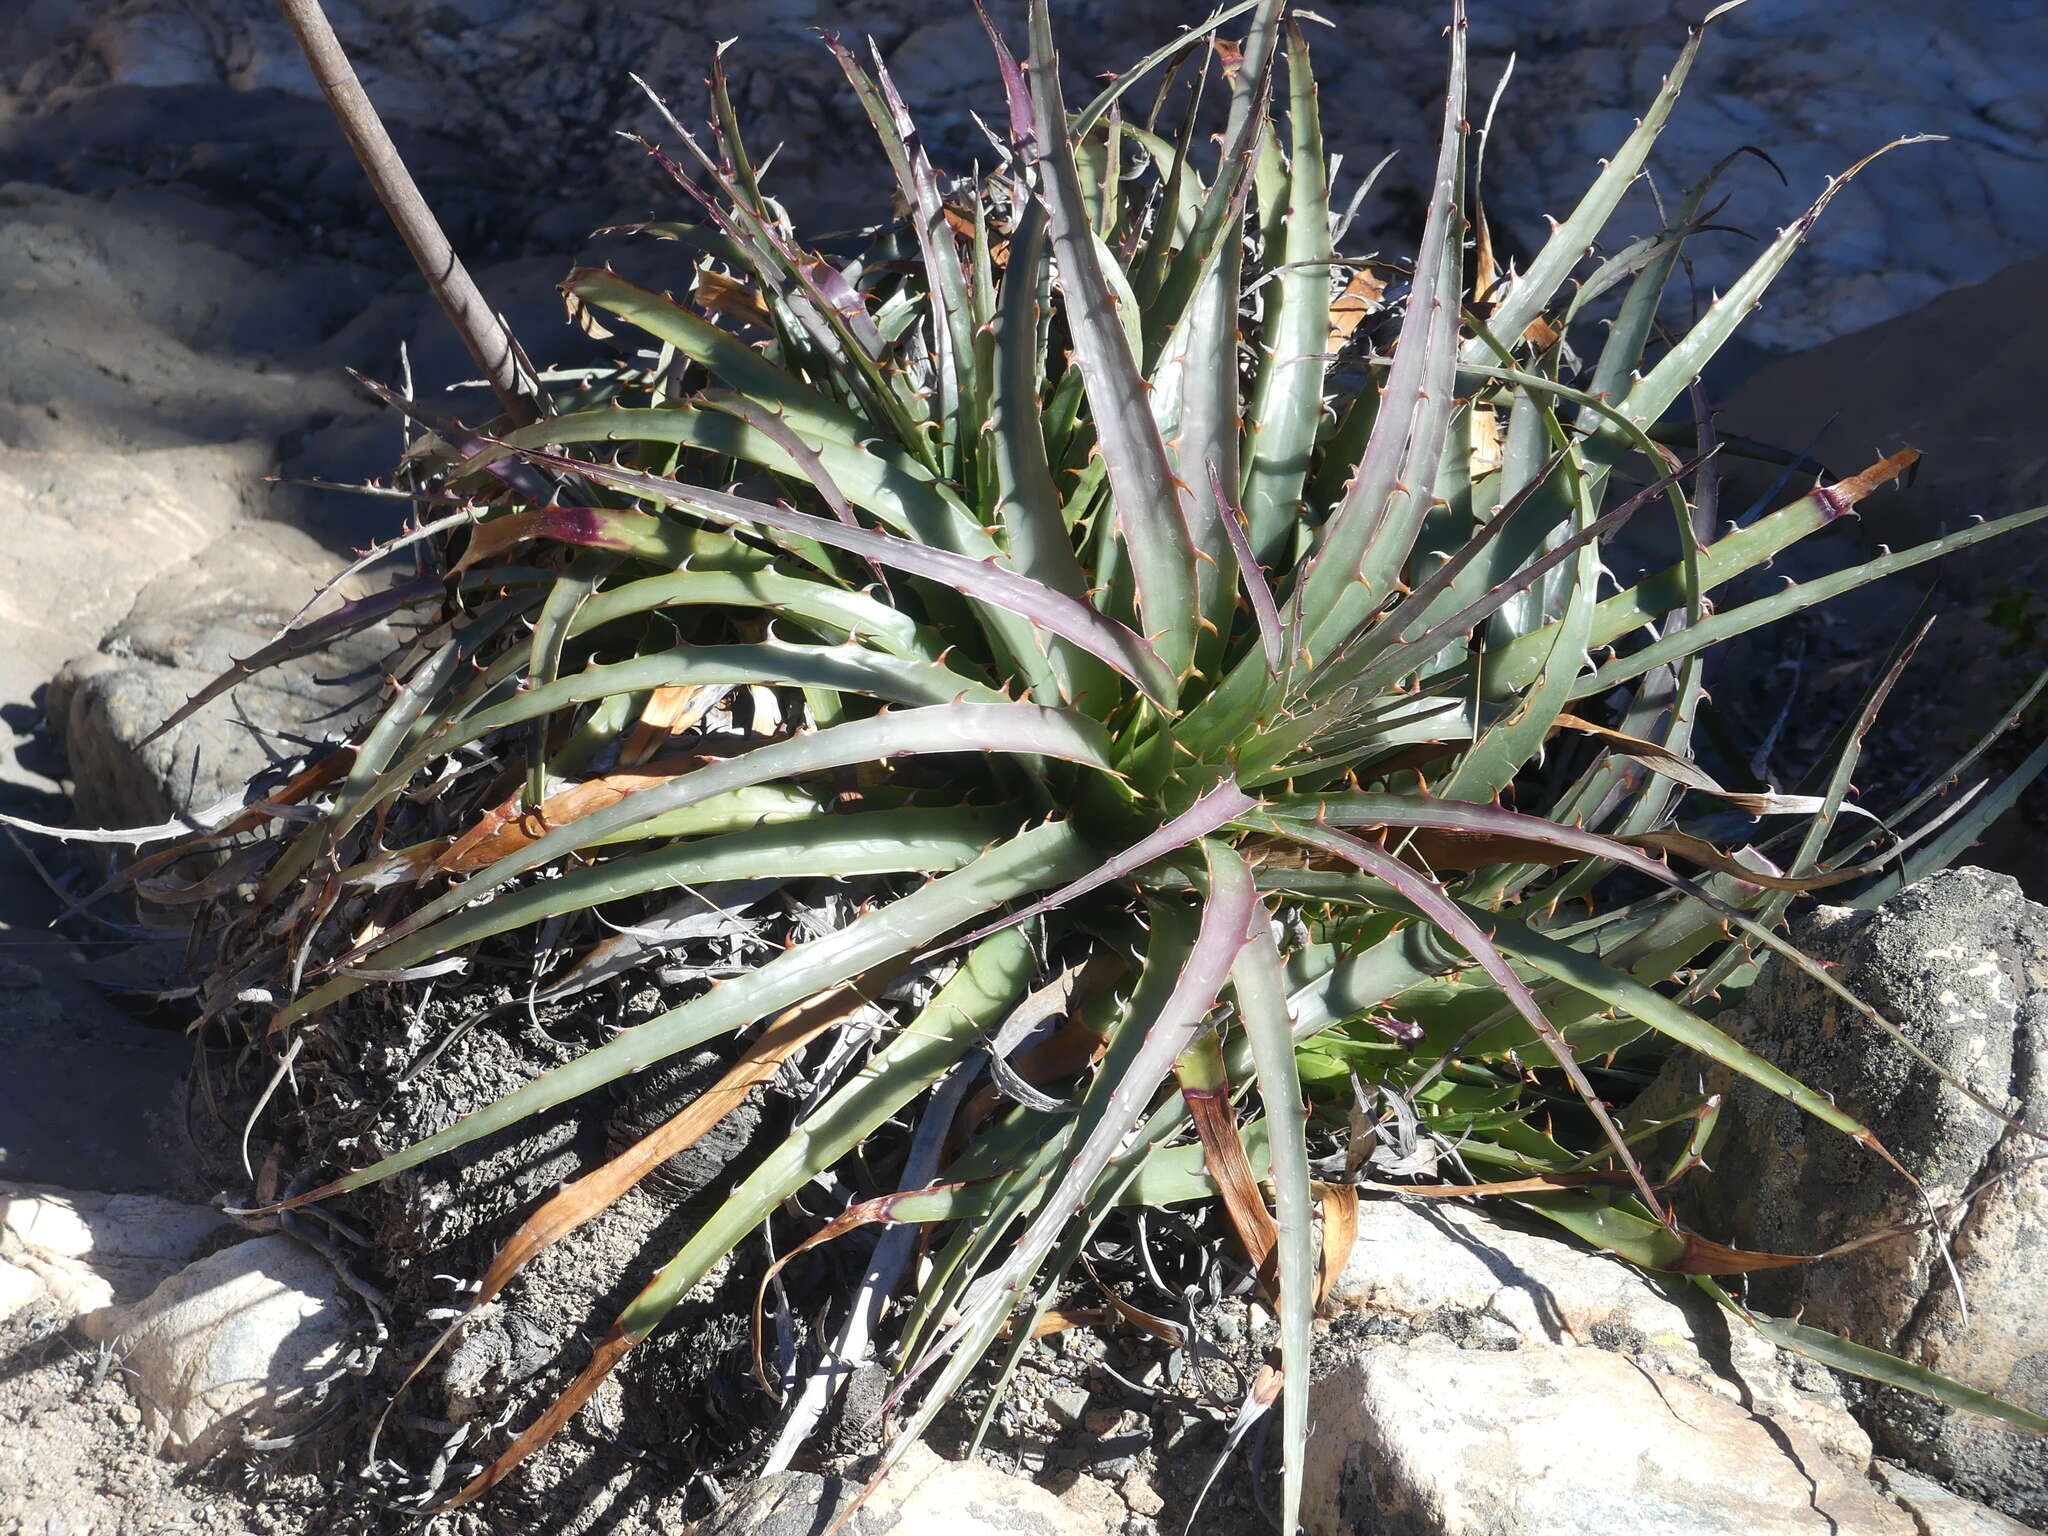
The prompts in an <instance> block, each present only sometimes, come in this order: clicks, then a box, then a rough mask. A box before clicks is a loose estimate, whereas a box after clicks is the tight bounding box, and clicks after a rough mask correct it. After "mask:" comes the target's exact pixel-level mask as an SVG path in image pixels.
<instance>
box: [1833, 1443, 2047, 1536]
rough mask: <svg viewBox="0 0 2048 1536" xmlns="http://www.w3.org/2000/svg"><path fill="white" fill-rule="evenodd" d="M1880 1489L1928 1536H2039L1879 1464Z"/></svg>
mask: <svg viewBox="0 0 2048 1536" xmlns="http://www.w3.org/2000/svg"><path fill="white" fill-rule="evenodd" d="M1871 1472H1872V1475H1873V1476H1874V1477H1875V1478H1876V1480H1877V1484H1878V1486H1879V1487H1881V1488H1882V1489H1884V1491H1885V1492H1886V1493H1888V1494H1890V1495H1891V1496H1892V1499H1893V1501H1894V1502H1895V1503H1897V1504H1898V1506H1899V1507H1900V1508H1901V1509H1903V1510H1905V1511H1906V1513H1907V1514H1909V1515H1911V1516H1912V1517H1913V1518H1914V1519H1915V1520H1917V1521H1919V1522H1920V1529H1921V1530H1922V1531H1925V1532H1927V1533H1929V1536H2038V1528H2037V1527H2035V1526H2031V1525H2021V1524H2020V1523H2019V1521H2017V1520H2014V1519H2011V1518H2009V1517H2008V1516H2005V1515H2001V1514H2000V1513H1999V1512H1998V1511H1997V1510H1995V1509H1986V1508H1985V1507H1984V1506H1983V1505H1982V1504H1978V1503H1975V1502H1973V1501H1972V1500H1969V1499H1966V1498H1963V1497H1961V1496H1960V1495H1958V1494H1954V1493H1951V1492H1949V1491H1948V1489H1946V1488H1944V1487H1942V1486H1941V1484H1939V1483H1937V1482H1935V1481H1934V1480H1933V1479H1932V1478H1928V1477H1922V1476H1920V1474H1919V1473H1917V1472H1908V1471H1906V1470H1905V1469H1904V1468H1903V1467H1894V1466H1891V1465H1889V1464H1888V1463H1885V1462H1882V1461H1881V1462H1878V1463H1877V1464H1876V1466H1874V1467H1873V1468H1872V1469H1871Z"/></svg>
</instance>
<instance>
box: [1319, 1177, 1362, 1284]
mask: <svg viewBox="0 0 2048 1536" xmlns="http://www.w3.org/2000/svg"><path fill="white" fill-rule="evenodd" d="M1315 1192H1316V1204H1317V1206H1318V1207H1320V1209H1321V1211H1322V1218H1323V1220H1322V1228H1323V1241H1322V1246H1321V1248H1320V1249H1319V1251H1318V1252H1317V1254H1316V1307H1317V1308H1318V1310H1320V1309H1321V1307H1322V1305H1323V1302H1324V1301H1325V1300H1327V1299H1328V1297H1329V1294H1330V1287H1332V1286H1333V1285H1335V1284H1336V1283H1337V1279H1338V1277H1339V1276H1340V1275H1342V1274H1343V1273H1344V1266H1345V1265H1346V1264H1348V1263H1350V1262H1351V1250H1352V1248H1353V1247H1354V1246H1355V1245H1356V1244H1357V1242H1358V1190H1357V1189H1356V1188H1355V1187H1354V1186H1352V1185H1350V1184H1322V1183H1318V1184H1317V1185H1316V1186H1315Z"/></svg>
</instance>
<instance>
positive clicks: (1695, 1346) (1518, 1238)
mask: <svg viewBox="0 0 2048 1536" xmlns="http://www.w3.org/2000/svg"><path fill="white" fill-rule="evenodd" d="M1329 1305H1330V1307H1332V1308H1344V1309H1347V1310H1349V1311H1352V1312H1356V1313H1362V1314H1365V1315H1368V1316H1374V1315H1377V1316H1395V1317H1400V1318H1403V1319H1406V1320H1409V1321H1412V1322H1414V1323H1416V1324H1417V1325H1418V1326H1420V1327H1422V1328H1424V1329H1426V1330H1431V1329H1432V1324H1433V1323H1438V1322H1452V1321H1455V1323H1456V1325H1457V1326H1458V1327H1460V1328H1461V1329H1464V1330H1466V1331H1467V1335H1468V1337H1472V1338H1474V1339H1477V1340H1479V1341H1482V1342H1486V1343H1490V1344H1496V1345H1499V1344H1521V1343H1533V1344H1602V1343H1607V1344H1610V1345H1611V1344H1614V1343H1625V1344H1627V1345H1628V1346H1630V1347H1631V1349H1632V1350H1633V1351H1637V1352H1640V1351H1643V1350H1650V1351H1655V1352H1659V1353H1662V1354H1665V1355H1667V1356H1670V1357H1672V1358H1683V1357H1685V1356H1697V1354H1698V1352H1699V1350H1700V1349H1701V1347H1702V1346H1703V1345H1706V1344H1708V1341H1710V1340H1718V1338H1719V1336H1720V1328H1719V1325H1718V1324H1717V1323H1714V1322H1713V1321H1712V1320H1711V1317H1710V1315H1709V1314H1704V1313H1702V1312H1701V1311H1700V1309H1699V1308H1698V1307H1696V1306H1690V1305H1686V1304H1681V1303H1680V1302H1679V1301H1676V1300H1674V1299H1673V1297H1672V1296H1671V1295H1669V1294H1667V1293H1666V1292H1665V1291H1663V1290H1660V1289H1659V1288H1658V1286H1657V1284H1656V1282H1654V1281H1652V1280H1651V1279H1649V1278H1648V1277H1647V1276H1645V1275H1644V1274H1643V1272H1642V1271H1641V1270H1639V1269H1635V1268H1632V1267H1631V1266H1629V1265H1627V1264H1624V1263H1622V1262H1621V1261H1620V1260H1618V1259H1610V1258H1606V1257H1603V1256H1601V1255H1599V1254H1595V1253H1588V1252H1587V1251H1586V1250H1585V1249H1584V1248H1581V1247H1579V1246H1577V1245H1576V1244H1573V1243H1571V1242H1568V1241H1565V1240H1564V1239H1563V1238H1562V1237H1549V1236H1546V1235H1543V1234H1541V1233H1537V1232H1529V1231H1523V1230H1521V1229H1520V1228H1518V1227H1514V1226H1510V1225H1507V1224H1505V1223H1503V1222H1501V1221H1497V1220H1493V1219H1491V1218H1490V1217H1488V1216H1486V1215H1483V1214H1481V1213H1480V1212H1478V1211H1476V1210H1472V1209H1470V1208H1469V1207H1465V1206H1459V1205H1453V1204H1451V1203H1450V1202H1448V1201H1442V1202H1422V1201H1416V1202H1412V1203H1411V1202H1407V1201H1400V1200H1367V1201H1364V1202H1362V1203H1361V1204H1360V1206H1359V1211H1358V1237H1357V1240H1356V1242H1355V1243H1354V1244H1353V1245H1352V1249H1351V1257H1350V1259H1349V1260H1348V1261H1347V1262H1346V1264H1345V1266H1344V1271H1343V1273H1342V1274H1341V1275H1340V1276H1339V1277H1338V1278H1337V1281H1336V1283H1335V1284H1334V1285H1332V1286H1331V1287H1330V1296H1329ZM1432 1331H1440V1330H1432Z"/></svg>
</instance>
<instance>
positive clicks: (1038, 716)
mask: <svg viewBox="0 0 2048 1536" xmlns="http://www.w3.org/2000/svg"><path fill="white" fill-rule="evenodd" d="M818 521H820V522H824V523H825V526H826V527H835V526H837V525H836V524H832V523H829V522H825V520H824V519H822V518H821V519H819V520H818ZM948 752H1006V753H1015V754H1017V755H1020V756H1034V755H1035V756H1039V757H1054V758H1060V759H1062V760H1064V761H1067V762H1075V763H1082V764H1085V765H1086V766H1088V767H1091V768H1095V769H1098V770H1100V771H1101V772H1104V773H1114V772H1115V771H1116V769H1115V766H1114V764H1113V763H1112V762H1111V760H1110V744H1109V739H1108V737H1107V735H1106V734H1105V733H1104V732H1103V729H1102V727H1101V726H1099V725H1098V724H1096V723H1095V722H1094V721H1093V720H1090V719H1088V718H1087V717H1086V716H1084V715H1077V714H1074V713H1073V712H1071V711H1069V710H1059V709H1046V708H1043V707H1041V706H1039V705H1036V704H934V705H927V706H925V707H923V708H919V709H905V710H898V711H896V712H894V713H892V714H885V715H877V716H874V717H872V718H869V719H865V720H853V721H849V722H847V723H846V724H844V725H834V726H828V727H826V728H825V729H824V730H821V731H813V732H810V733H809V734H807V735H803V736H796V737H792V738H790V739H788V740H785V741H777V742H771V743H769V744H767V745H765V746H759V747H755V748H754V749H753V750H751V751H748V752H743V753H741V754H740V755H739V756H737V757H730V758H725V759H722V760H720V761H718V762H714V763H710V764H708V765H706V766H705V767H702V768H699V769H697V770H696V771H695V772H692V773H686V774H682V775H680V776H679V777H676V778H673V779H669V780H667V781H666V782H664V783H661V784H657V785H654V786H652V787H651V788H648V789H643V790H640V791H638V792H637V793H634V794H630V795H627V796H626V797H625V798H624V799H622V800H619V801H617V802H616V803H614V804H612V805H608V806H606V807H605V808H604V809H602V810H599V811H595V812H593V813H592V814H590V815H588V816H585V817H584V818H582V819H581V820H580V821H577V822H574V823H572V824H570V825H569V826H566V827H561V828H558V829H556V830H555V831H552V832H549V833H548V834H547V835H546V836H545V837H541V838H537V839H535V840H534V841H533V842H531V843H528V844H527V845H526V846H525V847H523V848H520V849H518V850H516V851H515V852H513V853H512V854H510V855H509V856H507V857H506V858H503V859H500V860H499V861H498V862H497V863H495V864H493V865H492V866H491V867H490V868H489V869H486V870H483V871H481V872H480V873H478V874H476V875H473V876H471V877H470V878H469V879H468V880H465V881H463V882H462V883H461V884H459V885H457V886H455V887H454V888H453V889H452V890H450V891H447V892H446V893H444V894H443V895H441V896H438V897H436V898H435V899H434V900H432V901H430V902H428V903H427V904H426V905H425V906H423V907H421V908H419V909H418V910H417V911H415V912H412V913H411V914H409V915H408V916H407V917H406V918H405V920H404V921H402V922H400V923H398V924H396V925H394V926H393V927H391V928H388V929H386V930H385V931H384V932H383V933H381V934H379V935H378V936H377V937H376V938H375V939H374V940H373V941H371V942H370V943H369V944H366V945H364V946H362V947H360V948H359V949H358V950H356V951H355V952H353V953H351V954H350V955H348V956H347V957H345V958H346V962H347V963H351V964H352V963H354V962H355V961H357V960H359V959H360V958H361V957H362V956H363V955H366V954H370V953H373V952H374V951H375V950H377V949H381V948H383V947H384V946H385V945H388V944H392V943H395V942H396V941H398V940H399V939H402V938H404V937H405V936H406V935H407V934H410V933H413V932H415V931H417V930H418V929H420V928H423V927H425V926H426V925H427V924H428V923H430V922H433V921H434V920H435V919H437V918H440V917H444V916H446V915H447V914H448V913H450V912H453V911H455V910H456V909H458V908H460V907H463V906H467V905H468V904H469V903H470V902H472V901H475V900H477V899H478V898H479V897H481V896H484V895H487V894H489V893H490V892H492V891H495V890H497V889H499V888H500V887H502V886H503V885H504V884H505V883H506V882H507V881H509V880H513V879H516V878H517V877H518V876H520V875H523V874H525V873H527V872H528V871H529V870H534V869H540V868H542V867H544V866H546V865H548V864H551V863H553V862H554V861H555V860H556V859H559V858H561V857H563V856H564V855H566V854H570V853H574V852H575V851H576V850H578V849H580V848H588V847H592V846H594V845H596V844H598V843H601V842H603V841H604V840H605V839H607V838H608V837H610V836H612V835H613V834H614V833H618V832H622V831H625V830H626V829H627V828H629V827H634V826H637V825H639V824H640V823H641V822H644V821H648V820H651V819H652V818H654V817H656V816H661V815H665V814H666V813H668V812H670V811H679V810H682V809H684V808H685V807H687V806H692V805H695V804H697V803H698V802H700V801H703V800H707V799H709V798H710V797H711V796H713V795H718V794H723V793H725V792H726V791H728V790H733V789H745V788H747V787H748V786H749V785H754V784H766V783H769V782H771V781H773V780H776V779H783V778H789V777H792V776H794V775H797V774H805V773H821V772H824V771H826V770H828V769H832V768H846V767H852V766H854V765H855V764H859V763H875V762H886V761H887V760H888V759H890V758H892V757H906V756H921V755H928V754H934V753H937V754H943V753H948Z"/></svg>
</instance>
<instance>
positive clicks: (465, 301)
mask: <svg viewBox="0 0 2048 1536" xmlns="http://www.w3.org/2000/svg"><path fill="white" fill-rule="evenodd" d="M278 8H279V9H280V10H282V11H283V12H284V19H285V20H286V21H287V22H289V23H290V24H291V29H292V32H293V34H294V35H295V36H296V37H297V38H298V40H299V47H300V48H301V49H303V50H304V51H305V55H306V63H307V64H308V65H310V66H311V67H312V70H313V78H314V79H315V80H316V81H318V82H319V85H320V90H321V93H322V94H323V95H325V96H326V98H327V104H328V106H330V107H332V108H333V109H334V115H335V118H336V119H337V120H338V121H339V122H340V123H341V131H342V132H343V133H344V134H345V135H347V137H348V142H349V147H350V148H351V149H353V150H354V151H355V152H356V159H357V160H359V161H361V162H362V166H363V170H364V172H365V173H366V174H367V175H368V176H369V178H370V185H371V186H372V187H374V188H375V189H376V192H377V200H378V201H379V202H381V203H383V205H384V211H385V212H386V213H388V214H390V215H391V222H392V223H393V224H396V225H397V226H398V233H399V234H400V235H401V236H402V237H403V238H404V240H405V244H406V248H407V249H408V250H410V251H411V252H412V259H413V260H414V261H415V262H417V263H418V264H419V269H420V272H421V273H422V275H424V276H425V278H426V280H427V286H428V287H429V288H431V289H433V290H434V297H435V298H437V299H439V300H440V301H441V308H442V309H443V310H445V311H446V312H447V315H448V322H449V324H451V325H453V326H454V327H455V331H456V334H457V335H459V336H460V337H461V338H462V343H463V345H464V346H466V347H468V348H469V355H470V357H471V358H473V359H474V360H475V362H476V365H477V368H478V369H479V370H480V371H481V372H482V373H483V376H484V377H485V378H486V379H488V380H489V381H490V385H491V390H492V392H493V393H494V394H496V395H497V397H498V404H499V406H500V407H501V408H502V409H503V410H504V412H505V414H506V415H507V416H509V417H511V418H512V421H513V424H514V425H515V426H522V427H523V426H525V425H527V424H528V423H529V422H532V421H534V420H535V419H536V417H537V414H538V413H537V412H536V411H535V409H534V405H533V400H532V398H531V397H530V396H529V395H528V394H527V392H526V390H525V388H524V387H523V386H522V380H521V377H520V364H521V362H522V360H523V359H522V355H521V353H520V351H519V344H518V343H517V342H515V341H514V340H513V339H512V336H511V333H510V332H509V331H507V330H506V329H505V325H504V323H503V322H502V321H501V320H499V318H498V317H497V315H496V314H495V313H494V312H493V311H492V309H491V307H490V305H488V304H487V303H485V302H484V296H483V294H482V293H480V292H479V291H478V290H477V286H476V283H475V282H474V281H473V280H472V279H471V278H470V275H469V272H468V269H467V268H465V267H464V266H463V265H462V259H461V258H460V257H459V256H457V255H456V254H455V248H454V247H453V246H452V245H450V244H449V243H448V237H447V235H445V234H443V233H442V231H441V225H440V222H439V221H438V220H437V219H435V217H434V211H433V210H432V209H431V208H429V207H428V206H427V201H426V199H425V198H423V197H421V196H420V189H419V187H418V186H417V185H415V184H414V182H413V179H412V173H411V172H410V171H408V170H406V168H405V162H404V161H403V160H401V159H400V158H399V155H398V146H397V145H395V144H393V143H392V142H391V135H390V134H389V133H387V132H385V131H384V123H383V120H382V119H381V118H379V117H378V116H377V109H376V108H375V107H373V106H371V105H370V98H369V96H368V95H367V94H366V93H365V92H364V90H363V85H362V82H361V81H360V80H358V79H357V78H356V72H355V70H354V68H352V67H351V66H350V64H349V61H348V55H347V54H346V53H344V52H342V48H341V39H340V38H338V37H336V36H335V35H334V28H333V27H332V26H331V25H329V23H328V20H327V14H326V12H324V11H323V10H321V8H320V0H278Z"/></svg>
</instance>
